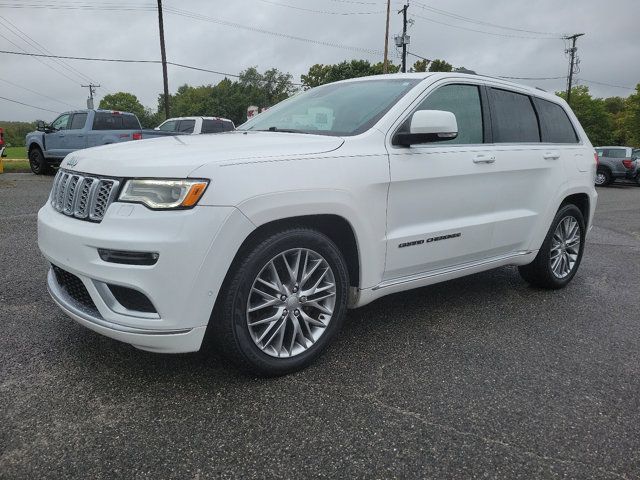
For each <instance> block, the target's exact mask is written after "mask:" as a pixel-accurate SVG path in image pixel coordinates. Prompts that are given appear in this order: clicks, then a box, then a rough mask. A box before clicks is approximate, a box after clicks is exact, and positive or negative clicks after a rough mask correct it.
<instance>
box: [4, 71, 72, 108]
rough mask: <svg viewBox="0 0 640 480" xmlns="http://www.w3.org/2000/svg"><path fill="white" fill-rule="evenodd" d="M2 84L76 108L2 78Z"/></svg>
mask: <svg viewBox="0 0 640 480" xmlns="http://www.w3.org/2000/svg"><path fill="white" fill-rule="evenodd" d="M0 82H5V83H8V84H9V85H12V86H14V87H17V88H21V89H23V90H26V91H27V92H31V93H33V94H35V95H39V96H41V97H43V98H47V99H49V100H52V101H54V102H58V103H60V104H62V105H66V106H67V107H71V108H76V107H75V106H74V105H71V104H70V103H66V102H63V101H61V100H58V99H56V98H53V97H49V96H48V95H45V94H44V93H40V92H36V91H35V90H31V89H30V88H27V87H23V86H22V85H18V84H17V83H13V82H10V81H9V80H5V79H4V78H0Z"/></svg>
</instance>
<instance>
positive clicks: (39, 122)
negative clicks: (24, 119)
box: [36, 120, 45, 132]
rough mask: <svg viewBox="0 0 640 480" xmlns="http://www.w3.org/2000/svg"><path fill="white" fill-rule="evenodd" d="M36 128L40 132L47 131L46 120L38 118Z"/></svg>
mask: <svg viewBox="0 0 640 480" xmlns="http://www.w3.org/2000/svg"><path fill="white" fill-rule="evenodd" d="M36 130H38V131H39V132H44V131H45V125H44V122H43V121H42V120H37V121H36Z"/></svg>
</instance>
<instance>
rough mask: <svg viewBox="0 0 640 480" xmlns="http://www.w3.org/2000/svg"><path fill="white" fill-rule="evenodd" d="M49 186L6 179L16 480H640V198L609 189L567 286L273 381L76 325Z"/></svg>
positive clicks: (524, 292) (0, 285) (398, 307)
mask: <svg viewBox="0 0 640 480" xmlns="http://www.w3.org/2000/svg"><path fill="white" fill-rule="evenodd" d="M51 181H52V177H36V176H33V175H31V174H4V175H0V478H2V479H44V478H51V479H63V478H78V479H87V478H91V479H107V478H108V479H113V478H122V479H133V478H136V479H147V478H148V479H164V478H175V479H205V478H261V479H263V478H309V477H314V478H368V479H374V478H380V479H388V478H438V479H443V478H508V479H515V478H523V479H531V478H579V479H586V478H603V479H608V478H611V479H615V478H624V479H631V478H640V354H639V349H640V306H639V303H638V299H639V298H640V188H639V187H637V186H633V185H628V186H614V187H609V188H601V189H599V194H600V199H599V203H598V210H597V214H596V220H595V226H594V228H593V231H592V233H591V235H590V238H589V240H588V244H587V247H586V251H585V256H584V259H583V262H582V266H581V267H580V271H579V272H578V274H577V276H576V278H575V279H574V280H573V282H572V283H571V284H570V285H569V286H568V287H567V288H566V289H564V290H561V291H556V292H549V291H542V290H536V289H534V288H531V287H529V286H528V285H527V284H526V283H524V281H522V280H521V279H520V277H519V276H518V273H517V270H516V269H515V268H512V267H508V268H500V269H497V270H493V271H490V272H486V273H482V274H478V275H473V276H470V277H467V278H463V279H459V280H455V281H450V282H446V283H443V284H439V285H435V286H432V287H427V288H422V289H419V290H413V291H410V292H405V293H401V294H397V295H393V296H389V297H387V298H384V299H381V300H379V301H377V302H375V303H373V304H371V305H368V306H366V307H364V308H362V309H359V310H353V311H350V312H349V314H348V318H347V322H346V326H345V328H344V330H343V331H342V333H341V335H340V336H339V338H338V341H337V342H336V343H335V344H334V345H333V347H332V348H330V349H329V350H328V352H327V353H326V355H324V356H323V357H322V358H321V360H320V361H318V362H316V363H315V364H314V365H313V366H311V367H310V368H308V369H307V370H304V371H302V372H299V373H297V374H294V375H290V376H287V377H283V378H277V379H260V378H253V377H247V376H245V375H242V374H240V373H238V372H236V371H235V370H234V369H232V368H231V367H230V366H228V365H226V364H225V363H224V361H223V360H222V359H220V358H219V357H218V356H217V355H216V353H215V352H213V351H210V350H207V351H203V352H198V353H195V354H188V355H175V356H171V355H158V354H153V353H146V352H142V351H138V350H136V349H134V348H132V347H130V346H128V345H125V344H121V343H118V342H116V341H114V340H110V339H108V338H105V337H101V336H100V335H98V334H95V333H93V332H91V331H90V330H88V329H85V328H83V327H81V326H79V325H78V324H76V323H75V322H73V321H72V320H71V319H69V318H67V317H66V316H65V315H64V314H63V313H62V312H61V311H60V310H59V309H58V308H57V307H56V306H55V305H54V303H53V301H52V300H51V299H50V298H49V296H48V294H47V293H46V288H45V275H46V271H47V264H46V262H45V261H44V259H43V258H42V257H41V255H40V253H39V251H38V247H37V241H36V214H37V210H38V208H39V207H40V206H41V205H42V204H44V202H45V201H46V199H47V196H48V192H49V189H50V186H51Z"/></svg>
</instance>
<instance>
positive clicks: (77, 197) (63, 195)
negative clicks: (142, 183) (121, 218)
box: [50, 170, 120, 222]
mask: <svg viewBox="0 0 640 480" xmlns="http://www.w3.org/2000/svg"><path fill="white" fill-rule="evenodd" d="M119 185H120V182H119V181H118V180H115V179H113V178H99V177H91V176H86V175H81V174H78V173H73V172H67V171H65V170H58V173H57V174H56V177H55V179H54V180H53V188H52V189H51V197H50V201H51V206H52V207H53V208H55V209H56V210H57V211H59V212H60V213H64V214H65V215H68V216H70V217H76V218H79V219H81V220H90V221H92V222H100V221H101V220H102V218H103V217H104V214H105V212H106V211H107V208H108V207H109V205H110V204H111V202H113V200H114V199H115V196H116V194H117V193H118V186H119Z"/></svg>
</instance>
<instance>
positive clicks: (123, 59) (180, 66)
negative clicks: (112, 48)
mask: <svg viewBox="0 0 640 480" xmlns="http://www.w3.org/2000/svg"><path fill="white" fill-rule="evenodd" d="M0 53H5V54H7V55H20V56H28V57H45V58H63V59H66V60H82V61H89V62H114V63H151V64H158V63H162V61H161V60H134V59H128V58H93V57H72V56H67V55H45V54H42V53H30V52H12V51H10V50H0ZM167 65H173V66H174V67H179V68H186V69H188V70H197V71H199V72H207V73H215V74H217V75H223V76H225V77H234V78H240V75H238V74H236V73H228V72H221V71H218V70H210V69H207V68H201V67H195V66H192V65H185V64H183V63H176V62H167ZM293 85H296V86H300V85H302V84H301V83H293Z"/></svg>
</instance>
